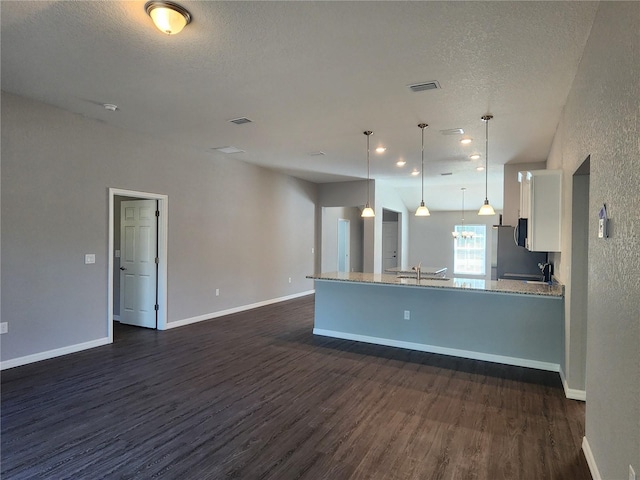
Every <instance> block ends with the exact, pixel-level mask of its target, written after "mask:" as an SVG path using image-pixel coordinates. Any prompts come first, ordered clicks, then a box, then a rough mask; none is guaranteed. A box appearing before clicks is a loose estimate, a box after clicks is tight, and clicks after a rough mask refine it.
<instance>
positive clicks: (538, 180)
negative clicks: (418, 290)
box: [518, 170, 562, 252]
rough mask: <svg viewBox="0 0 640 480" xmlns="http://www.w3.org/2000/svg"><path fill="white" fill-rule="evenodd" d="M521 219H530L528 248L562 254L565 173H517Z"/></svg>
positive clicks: (534, 171)
mask: <svg viewBox="0 0 640 480" xmlns="http://www.w3.org/2000/svg"><path fill="white" fill-rule="evenodd" d="M518 181H519V182H520V218H526V219H527V245H526V246H527V249H529V250H530V251H532V252H559V251H560V234H561V224H560V220H561V215H562V170H531V171H527V172H518Z"/></svg>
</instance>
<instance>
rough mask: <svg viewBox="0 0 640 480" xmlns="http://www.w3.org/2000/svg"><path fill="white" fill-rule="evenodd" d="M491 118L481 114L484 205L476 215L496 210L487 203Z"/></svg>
mask: <svg viewBox="0 0 640 480" xmlns="http://www.w3.org/2000/svg"><path fill="white" fill-rule="evenodd" d="M492 118H493V115H490V114H487V115H483V116H482V121H483V122H485V124H486V125H485V133H484V137H485V155H484V162H485V168H484V205H482V206H481V207H480V210H478V215H495V214H496V212H495V210H494V209H493V207H492V206H491V205H489V197H488V186H489V120H491V119H492Z"/></svg>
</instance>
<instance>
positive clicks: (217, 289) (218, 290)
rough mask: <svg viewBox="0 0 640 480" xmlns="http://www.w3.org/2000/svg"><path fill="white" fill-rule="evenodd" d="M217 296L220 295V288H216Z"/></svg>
mask: <svg viewBox="0 0 640 480" xmlns="http://www.w3.org/2000/svg"><path fill="white" fill-rule="evenodd" d="M219 296H220V289H219V288H216V297H219Z"/></svg>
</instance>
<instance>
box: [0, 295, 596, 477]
mask: <svg viewBox="0 0 640 480" xmlns="http://www.w3.org/2000/svg"><path fill="white" fill-rule="evenodd" d="M312 326H313V297H312V296H309V297H304V298H302V299H297V300H292V301H288V302H284V303H280V304H277V305H271V306H267V307H263V308H259V309H256V310H253V311H249V312H243V313H238V314H234V315H230V316H227V317H224V318H219V319H215V320H211V321H208V322H202V323H199V324H195V325H191V326H187V327H182V328H177V329H173V330H168V331H164V332H158V331H154V330H145V329H137V328H134V327H126V326H117V327H116V329H115V342H114V343H113V344H112V345H107V346H104V347H99V348H95V349H92V350H88V351H84V352H80V353H77V354H73V355H68V356H65V357H60V358H56V359H51V360H47V361H43V362H39V363H36V364H31V365H26V366H23V367H17V368H13V369H10V370H6V371H4V372H2V410H1V413H2V438H1V447H2V450H1V451H2V467H1V474H2V478H3V479H4V480H6V479H38V478H43V479H67V478H68V479H76V480H78V479H91V480H94V479H152V478H163V479H198V480H202V479H251V480H253V479H272V480H289V479H311V480H322V479H327V480H342V479H344V480H347V479H349V480H364V479H390V480H401V479H402V480H409V479H421V480H424V479H429V480H431V479H433V480H435V479H456V480H458V479H478V480H481V479H487V480H501V479H505V480H507V479H508V480H514V479H521V480H527V479H531V480H543V479H558V480H560V479H562V480H564V479H567V480H581V479H590V478H591V477H590V474H589V470H588V467H587V464H586V461H585V459H584V457H583V455H582V453H581V449H580V445H581V441H582V436H583V435H584V407H585V406H584V404H583V403H581V402H576V401H572V400H567V399H566V398H565V397H564V393H563V390H562V387H561V383H560V380H559V377H558V375H557V374H556V373H550V372H541V371H536V370H531V369H526V368H519V367H509V366H504V365H498V364H493V363H486V362H480V361H475V360H466V359H460V358H454V357H447V356H442V355H433V354H427V353H421V352H412V351H408V350H402V349H394V348H389V347H382V346H375V345H368V344H363V343H357V342H351V341H346V340H337V339H330V338H324V337H314V336H313V334H312V333H311V331H312Z"/></svg>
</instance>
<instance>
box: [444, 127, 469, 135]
mask: <svg viewBox="0 0 640 480" xmlns="http://www.w3.org/2000/svg"><path fill="white" fill-rule="evenodd" d="M440 133H441V134H442V135H462V134H464V130H463V129H462V128H448V129H446V130H440Z"/></svg>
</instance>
